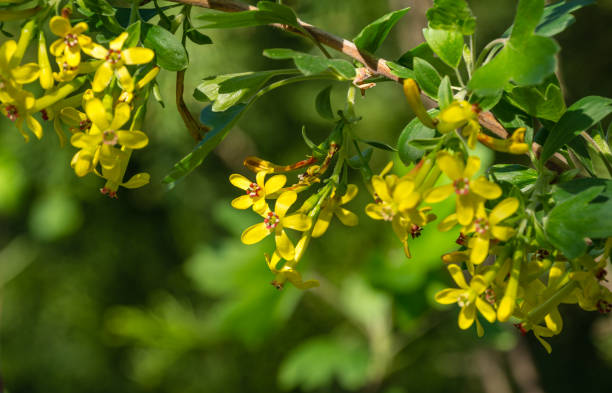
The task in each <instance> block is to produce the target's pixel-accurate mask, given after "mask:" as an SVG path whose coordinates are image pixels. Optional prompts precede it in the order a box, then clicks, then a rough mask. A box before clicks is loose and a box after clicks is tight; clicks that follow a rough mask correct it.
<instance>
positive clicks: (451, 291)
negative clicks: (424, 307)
mask: <svg viewBox="0 0 612 393" xmlns="http://www.w3.org/2000/svg"><path fill="white" fill-rule="evenodd" d="M463 292H465V291H464V290H463V289H457V288H446V289H443V290H441V291H440V292H438V293H436V295H435V296H434V299H435V300H436V302H438V303H440V304H453V303H457V299H459V296H460V295H461V294H462V293H463Z"/></svg>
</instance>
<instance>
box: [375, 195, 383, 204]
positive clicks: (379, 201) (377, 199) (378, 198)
mask: <svg viewBox="0 0 612 393" xmlns="http://www.w3.org/2000/svg"><path fill="white" fill-rule="evenodd" d="M382 201H383V200H382V199H381V198H380V196H379V195H378V194H377V193H374V202H375V203H378V204H381V203H382Z"/></svg>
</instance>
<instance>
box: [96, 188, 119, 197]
mask: <svg viewBox="0 0 612 393" xmlns="http://www.w3.org/2000/svg"><path fill="white" fill-rule="evenodd" d="M100 193H101V194H102V195H108V197H109V198H113V199H117V198H118V197H117V191H113V190H111V189H110V188H106V187H102V188H100Z"/></svg>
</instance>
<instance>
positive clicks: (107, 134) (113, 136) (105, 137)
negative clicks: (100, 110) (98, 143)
mask: <svg viewBox="0 0 612 393" xmlns="http://www.w3.org/2000/svg"><path fill="white" fill-rule="evenodd" d="M118 139H119V138H118V137H117V132H116V131H115V130H106V131H104V132H103V133H102V143H104V144H105V145H110V146H115V145H116V144H117V140H118Z"/></svg>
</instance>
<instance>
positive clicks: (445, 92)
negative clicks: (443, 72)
mask: <svg viewBox="0 0 612 393" xmlns="http://www.w3.org/2000/svg"><path fill="white" fill-rule="evenodd" d="M451 102H453V91H452V89H451V83H450V79H449V77H448V76H444V78H442V82H440V86H439V87H438V105H439V106H440V109H444V108H446V107H447V106H449V105H450V104H451Z"/></svg>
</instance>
